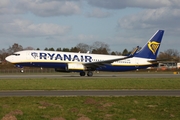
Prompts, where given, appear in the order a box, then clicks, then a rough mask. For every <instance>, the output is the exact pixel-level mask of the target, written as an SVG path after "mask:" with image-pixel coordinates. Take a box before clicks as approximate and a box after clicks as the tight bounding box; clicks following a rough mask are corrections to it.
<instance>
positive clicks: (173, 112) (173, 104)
mask: <svg viewBox="0 0 180 120" xmlns="http://www.w3.org/2000/svg"><path fill="white" fill-rule="evenodd" d="M179 108H180V102H179V97H2V98H0V119H1V118H3V117H5V116H6V117H8V116H11V117H12V116H14V117H16V118H17V119H18V120H51V119H55V118H59V119H60V118H64V119H66V120H77V119H80V118H81V119H82V118H84V119H85V118H86V119H85V120H88V118H89V119H91V120H179V119H180V111H179Z"/></svg>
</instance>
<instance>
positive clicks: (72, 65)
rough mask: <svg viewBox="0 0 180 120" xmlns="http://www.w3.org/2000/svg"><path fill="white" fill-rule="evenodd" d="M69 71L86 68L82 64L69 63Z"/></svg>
mask: <svg viewBox="0 0 180 120" xmlns="http://www.w3.org/2000/svg"><path fill="white" fill-rule="evenodd" d="M68 70H85V67H84V65H83V64H81V63H68Z"/></svg>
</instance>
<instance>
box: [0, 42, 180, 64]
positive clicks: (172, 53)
mask: <svg viewBox="0 0 180 120" xmlns="http://www.w3.org/2000/svg"><path fill="white" fill-rule="evenodd" d="M21 50H35V49H34V48H33V47H26V48H23V46H22V45H19V44H18V43H14V44H13V45H12V46H10V47H9V48H7V49H5V48H3V49H2V50H0V61H5V58H6V57H7V56H8V55H11V54H13V53H14V52H17V51H21ZM36 50H40V49H39V48H36ZM44 50H48V51H63V52H81V53H87V52H89V53H93V54H106V55H108V54H109V55H124V56H126V55H128V54H130V53H131V50H130V51H128V50H127V49H124V50H123V51H122V52H119V51H111V50H110V47H109V45H108V44H106V43H104V42H99V41H96V42H94V43H93V44H92V45H87V44H85V43H79V44H77V45H76V46H75V47H71V48H61V47H59V48H56V49H55V48H53V47H51V48H47V47H46V48H44ZM158 59H166V60H169V61H177V62H179V60H180V54H179V52H178V51H177V50H174V49H167V50H165V51H164V52H160V53H159V55H158Z"/></svg>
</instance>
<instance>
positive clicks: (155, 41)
mask: <svg viewBox="0 0 180 120" xmlns="http://www.w3.org/2000/svg"><path fill="white" fill-rule="evenodd" d="M163 34H164V30H158V31H157V32H156V33H155V34H154V35H153V36H152V37H151V39H150V40H149V41H148V42H147V43H146V44H145V46H144V47H142V48H141V50H140V51H138V52H137V53H136V54H135V55H134V57H141V58H149V59H156V57H157V54H158V51H159V47H160V44H161V40H162V37H163Z"/></svg>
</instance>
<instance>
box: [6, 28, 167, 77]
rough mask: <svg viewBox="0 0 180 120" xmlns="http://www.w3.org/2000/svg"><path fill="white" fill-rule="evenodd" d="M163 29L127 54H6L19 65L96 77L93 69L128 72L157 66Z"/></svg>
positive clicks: (9, 59)
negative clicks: (140, 46)
mask: <svg viewBox="0 0 180 120" xmlns="http://www.w3.org/2000/svg"><path fill="white" fill-rule="evenodd" d="M163 34H164V30H158V31H157V32H156V33H155V34H154V35H153V36H152V37H151V38H150V40H149V41H148V42H147V43H146V44H145V45H144V46H143V47H142V48H141V49H140V50H139V48H138V47H137V48H136V49H135V50H134V51H133V52H132V53H131V54H130V55H128V56H115V55H100V54H88V53H72V52H58V51H41V50H24V51H19V52H15V53H14V54H13V55H10V56H8V57H6V60H7V61H9V62H10V63H13V64H15V65H16V66H19V67H23V66H32V67H46V68H54V69H55V71H57V72H79V73H80V76H85V75H86V73H87V76H93V71H95V70H98V71H114V72H115V71H116V72H118V71H129V70H136V69H145V68H147V67H150V66H154V65H157V60H156V57H157V54H158V50H159V47H160V44H161V40H162V37H163Z"/></svg>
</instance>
